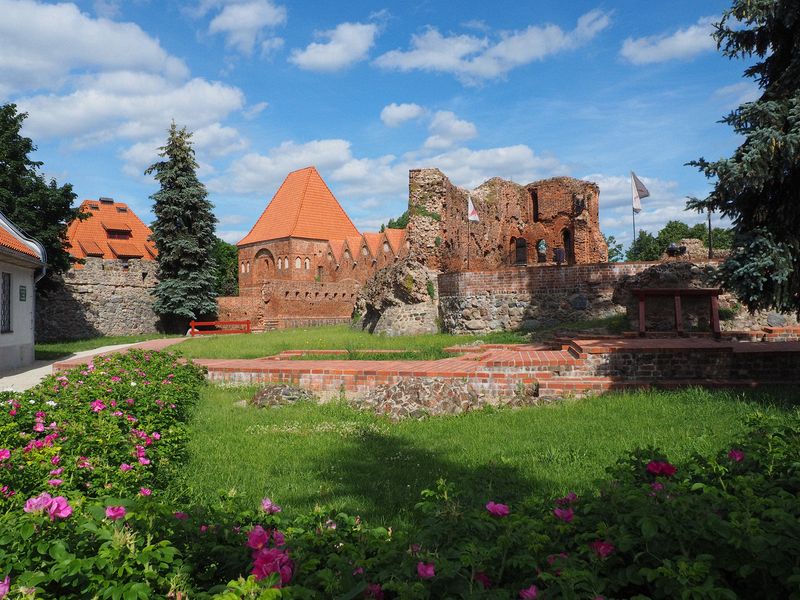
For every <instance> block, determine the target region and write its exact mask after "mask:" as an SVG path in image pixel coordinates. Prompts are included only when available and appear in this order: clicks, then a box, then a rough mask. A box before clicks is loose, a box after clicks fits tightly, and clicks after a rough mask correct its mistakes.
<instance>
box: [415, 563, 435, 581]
mask: <svg viewBox="0 0 800 600" xmlns="http://www.w3.org/2000/svg"><path fill="white" fill-rule="evenodd" d="M417 575H419V578H420V579H431V578H432V577H433V576H434V575H436V569H435V567H434V564H433V563H424V562H422V561H420V562H418V563H417Z"/></svg>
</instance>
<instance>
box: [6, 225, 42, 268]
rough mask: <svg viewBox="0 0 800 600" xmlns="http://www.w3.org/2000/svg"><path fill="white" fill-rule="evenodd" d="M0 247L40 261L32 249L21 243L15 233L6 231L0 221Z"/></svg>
mask: <svg viewBox="0 0 800 600" xmlns="http://www.w3.org/2000/svg"><path fill="white" fill-rule="evenodd" d="M0 246H3V247H4V248H8V249H9V250H14V251H16V252H19V253H20V254H24V255H25V256H28V257H31V258H35V259H37V260H40V261H41V260H42V257H41V255H40V254H39V253H38V252H37V251H35V250H34V249H33V248H31V247H30V246H28V245H27V244H26V243H25V242H23V241H22V240H21V239H20V237H19V236H18V235H17V233H16V232H15V231H13V230H12V229H7V228H6V226H5V224H4V223H3V221H2V219H0Z"/></svg>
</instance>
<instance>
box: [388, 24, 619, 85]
mask: <svg viewBox="0 0 800 600" xmlns="http://www.w3.org/2000/svg"><path fill="white" fill-rule="evenodd" d="M610 23H611V17H610V16H609V14H608V13H605V12H603V11H600V10H592V11H590V12H588V13H586V14H584V15H582V16H581V17H580V18H579V19H578V22H577V24H576V27H575V29H573V30H572V31H564V30H563V29H561V28H560V27H558V26H556V25H543V26H539V25H531V26H529V27H527V28H526V29H524V30H521V31H515V32H510V33H509V32H501V34H500V39H499V40H498V41H492V40H490V39H489V38H488V37H476V36H474V35H451V36H444V35H442V34H441V33H440V32H439V31H438V30H437V29H436V28H434V27H429V28H428V29H427V30H426V31H425V32H424V33H422V34H416V35H413V36H412V37H411V48H410V49H409V50H405V51H404V50H392V51H390V52H387V53H385V54H382V55H381V56H379V57H378V58H377V59H375V64H376V65H378V66H379V67H382V68H385V69H396V70H399V71H411V70H423V71H439V72H445V73H452V74H453V75H455V76H456V77H458V78H459V79H460V80H461V81H463V82H465V83H475V82H477V81H481V80H485V79H493V78H496V77H501V76H503V75H505V74H506V73H508V72H509V71H511V70H512V69H514V68H516V67H519V66H522V65H526V64H528V63H531V62H533V61H534V60H541V59H543V58H545V57H546V56H549V55H551V54H555V53H558V52H561V51H564V50H569V49H573V48H576V47H578V46H581V45H583V44H585V43H587V42H588V41H590V40H591V39H592V38H594V37H595V36H596V35H597V34H598V33H599V32H600V31H602V30H603V29H605V28H606V27H608V25H609V24H610Z"/></svg>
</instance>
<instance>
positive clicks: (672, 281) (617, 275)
mask: <svg viewBox="0 0 800 600" xmlns="http://www.w3.org/2000/svg"><path fill="white" fill-rule="evenodd" d="M716 264H717V263H716V262H713V261H712V262H709V261H707V262H704V263H703V262H698V263H685V262H670V263H652V262H650V263H647V262H641V263H601V264H594V265H573V266H561V267H556V266H528V267H517V268H508V269H503V270H499V271H481V272H470V273H445V274H442V275H439V278H438V279H439V312H440V319H441V323H442V328H443V329H444V330H445V331H447V332H451V333H466V332H473V333H483V332H489V331H504V330H513V329H524V330H536V329H539V328H543V327H549V326H555V325H559V324H563V323H568V322H571V321H583V320H588V319H596V318H603V317H608V316H611V315H614V314H623V313H627V314H628V321H629V327H630V329H631V330H636V329H638V307H637V305H636V303H635V299H633V297H632V295H631V294H630V293H628V292H627V289H629V288H631V287H707V286H709V285H711V283H710V282H711V281H712V280H713V272H714V271H715V267H716ZM652 302H653V304H652V307H651V306H650V304H651V300H648V312H647V320H648V322H647V327H648V329H652V330H659V329H661V330H665V329H671V328H672V325H673V323H674V317H673V314H674V313H673V312H672V311H673V308H672V306H673V304H672V299H671V298H667V299H666V300H665V302H666V303H665V304H664V303H660V302H658V301H657V299H656V300H654V301H652ZM683 308H684V323H685V325H686V326H687V328H690V327H692V326H696V327H698V328H699V329H702V328H703V325H704V324H705V323H707V321H708V314H709V309H708V302H707V301H706V302H692V301H687V302H685V303H684V307H683ZM720 313H721V319H722V320H721V326H722V329H723V330H724V331H745V330H757V329H761V328H762V327H764V326H773V327H776V326H787V325H793V324H795V323H797V319H796V317H795V316H794V315H781V314H777V313H774V312H757V313H755V314H750V313H748V312H747V310H746V309H745V308H744V307H743V306H741V304H740V303H738V302H737V301H736V299H735V298H734V297H733V296H732V295H730V294H723V295H722V296H720Z"/></svg>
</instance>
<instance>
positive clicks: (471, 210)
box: [467, 196, 480, 221]
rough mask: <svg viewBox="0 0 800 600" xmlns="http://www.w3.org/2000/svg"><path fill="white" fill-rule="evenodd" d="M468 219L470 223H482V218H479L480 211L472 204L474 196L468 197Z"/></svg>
mask: <svg viewBox="0 0 800 600" xmlns="http://www.w3.org/2000/svg"><path fill="white" fill-rule="evenodd" d="M467 219H469V220H470V221H480V218H478V211H477V210H475V206H474V205H473V204H472V196H467Z"/></svg>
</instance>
